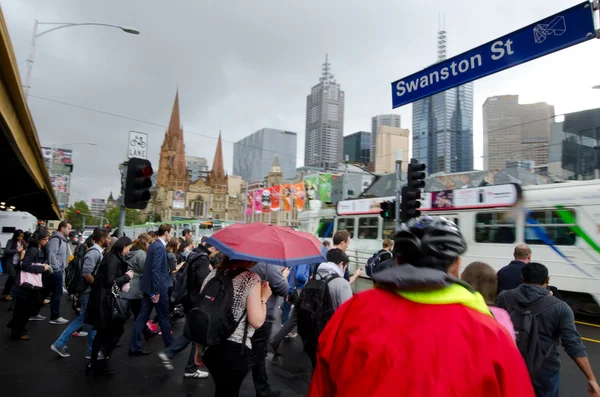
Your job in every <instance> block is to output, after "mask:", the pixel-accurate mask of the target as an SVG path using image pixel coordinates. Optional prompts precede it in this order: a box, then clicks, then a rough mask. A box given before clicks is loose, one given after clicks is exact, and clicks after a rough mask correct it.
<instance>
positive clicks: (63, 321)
mask: <svg viewBox="0 0 600 397" xmlns="http://www.w3.org/2000/svg"><path fill="white" fill-rule="evenodd" d="M68 323H69V320H67V319H66V318H62V317H59V318H57V319H54V320H50V324H55V325H65V324H68Z"/></svg>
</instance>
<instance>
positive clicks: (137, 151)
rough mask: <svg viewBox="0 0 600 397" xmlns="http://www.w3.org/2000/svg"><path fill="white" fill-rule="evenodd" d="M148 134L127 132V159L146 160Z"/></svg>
mask: <svg viewBox="0 0 600 397" xmlns="http://www.w3.org/2000/svg"><path fill="white" fill-rule="evenodd" d="M147 151H148V134H146V133H145V132H138V131H129V141H128V142H127V158H130V159H131V158H140V159H147V158H148V155H147Z"/></svg>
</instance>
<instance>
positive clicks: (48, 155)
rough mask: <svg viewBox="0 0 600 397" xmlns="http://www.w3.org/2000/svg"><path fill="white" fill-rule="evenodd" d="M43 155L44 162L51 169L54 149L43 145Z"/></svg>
mask: <svg viewBox="0 0 600 397" xmlns="http://www.w3.org/2000/svg"><path fill="white" fill-rule="evenodd" d="M42 157H43V158H44V164H46V168H47V169H50V166H51V165H52V149H51V148H49V147H45V146H42Z"/></svg>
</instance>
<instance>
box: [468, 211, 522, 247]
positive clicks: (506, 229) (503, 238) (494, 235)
mask: <svg viewBox="0 0 600 397" xmlns="http://www.w3.org/2000/svg"><path fill="white" fill-rule="evenodd" d="M515 232H516V228H515V221H514V219H512V218H511V216H510V213H508V212H480V213H478V214H476V215H475V242H477V243H494V244H512V243H514V242H515V234H516V233H515Z"/></svg>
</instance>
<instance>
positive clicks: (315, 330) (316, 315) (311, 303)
mask: <svg viewBox="0 0 600 397" xmlns="http://www.w3.org/2000/svg"><path fill="white" fill-rule="evenodd" d="M338 277H339V276H338V275H337V274H335V273H331V274H329V275H327V276H325V277H321V275H320V274H319V273H315V277H313V278H312V279H310V280H308V283H306V285H305V286H304V289H303V290H302V292H301V293H300V297H299V298H298V302H297V303H296V306H295V309H296V314H297V316H298V333H299V334H300V336H301V337H302V339H303V340H305V341H309V342H313V343H315V342H317V340H318V339H319V335H321V332H322V331H323V329H324V328H325V325H327V322H328V321H329V319H330V318H331V316H333V313H334V312H335V308H334V307H333V302H332V300H331V295H330V294H329V283H330V282H331V281H333V280H335V279H336V278H338Z"/></svg>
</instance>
